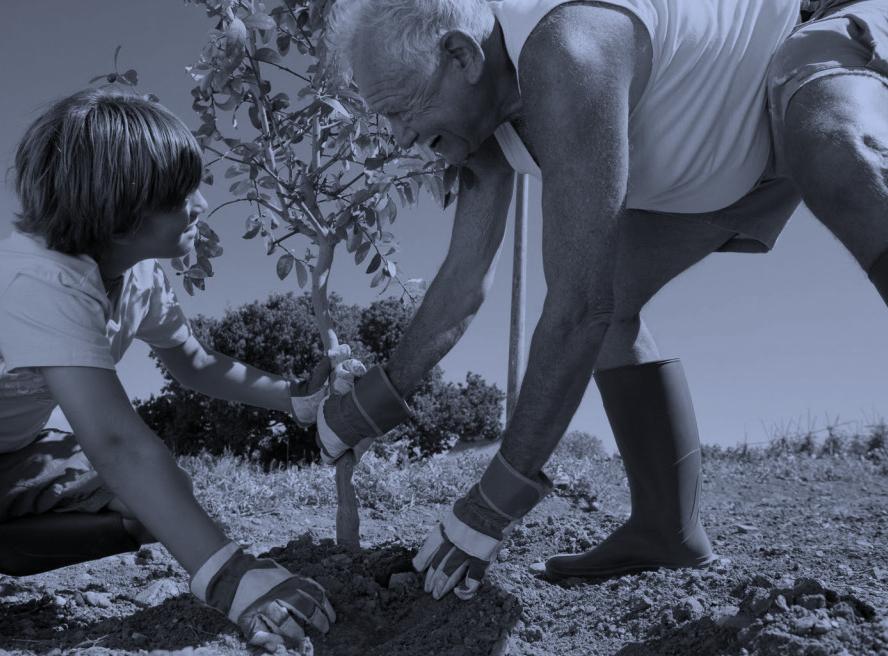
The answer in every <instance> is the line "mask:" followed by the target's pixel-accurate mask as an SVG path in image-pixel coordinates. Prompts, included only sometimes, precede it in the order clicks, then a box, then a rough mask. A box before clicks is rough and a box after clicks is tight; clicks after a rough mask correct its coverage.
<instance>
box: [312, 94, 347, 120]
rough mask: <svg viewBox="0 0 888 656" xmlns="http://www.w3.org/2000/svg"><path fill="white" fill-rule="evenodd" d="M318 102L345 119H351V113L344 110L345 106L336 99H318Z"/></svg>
mask: <svg viewBox="0 0 888 656" xmlns="http://www.w3.org/2000/svg"><path fill="white" fill-rule="evenodd" d="M320 101H321V102H322V103H324V104H325V105H327V106H328V107H330V108H331V109H332V110H333V111H334V112H336V113H338V114H342V116H344V117H345V118H351V117H352V115H351V113H350V112H349V111H348V110H347V109H346V108H345V106H344V105H343V104H342V103H341V102H339V101H338V100H336V98H320Z"/></svg>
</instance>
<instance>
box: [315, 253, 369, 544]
mask: <svg viewBox="0 0 888 656" xmlns="http://www.w3.org/2000/svg"><path fill="white" fill-rule="evenodd" d="M319 242H320V244H319V249H318V260H317V262H315V265H314V269H313V270H312V276H311V282H312V289H311V300H312V305H313V306H314V312H315V321H316V322H317V325H318V330H319V331H320V333H321V341H322V342H323V344H324V351H329V350H331V349H334V348H336V347H338V346H339V338H338V337H337V336H336V331H335V330H334V329H333V320H332V319H331V318H330V305H329V302H328V297H327V281H328V280H329V277H330V269H331V267H332V266H333V248H334V246H333V243H332V242H331V241H330V240H329V239H325V238H321V237H320V236H319ZM355 464H356V462H355V454H354V452H352V451H349V452H348V453H346V454H345V455H344V456H342V458H340V459H339V461H338V462H337V463H336V493H337V495H338V501H339V504H338V507H337V509H336V543H337V544H341V545H344V546H346V547H349V548H351V549H360V546H361V538H360V536H361V533H360V518H359V517H358V498H357V496H356V495H355V486H354V485H353V484H352V475H353V474H354V471H355Z"/></svg>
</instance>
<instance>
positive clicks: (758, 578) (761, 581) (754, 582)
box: [749, 574, 774, 590]
mask: <svg viewBox="0 0 888 656" xmlns="http://www.w3.org/2000/svg"><path fill="white" fill-rule="evenodd" d="M749 585H751V586H753V587H756V588H764V589H766V590H770V589H771V588H773V587H774V584H773V583H772V582H771V579H769V578H768V577H767V576H765V575H764V574H756V575H755V576H753V577H752V579H750V581H749Z"/></svg>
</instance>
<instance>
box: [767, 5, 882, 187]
mask: <svg viewBox="0 0 888 656" xmlns="http://www.w3.org/2000/svg"><path fill="white" fill-rule="evenodd" d="M813 4H814V7H815V11H814V13H813V15H812V16H811V18H810V20H808V21H806V22H805V23H802V24H800V25H799V26H797V27H796V28H795V30H793V32H792V34H791V35H790V36H789V37H788V38H787V40H786V41H784V42H783V44H782V45H781V46H780V48H779V49H778V50H777V52H776V53H774V57H773V59H772V60H771V66H770V69H769V71H768V106H769V112H770V115H771V116H770V118H771V131H772V134H773V138H774V161H775V170H776V173H777V175H788V171H787V168H786V162H785V156H784V153H783V135H784V132H785V129H786V123H785V119H786V109H787V107H788V106H789V101H790V100H792V97H793V96H794V95H795V93H796V92H797V91H798V90H799V89H801V88H802V87H803V86H804V85H806V84H808V83H809V82H813V81H814V80H819V79H821V78H825V77H830V76H835V75H862V76H866V77H872V78H875V79H878V80H880V81H881V82H883V83H884V84H886V85H888V0H820V1H819V2H815V3H813ZM886 111H888V110H886Z"/></svg>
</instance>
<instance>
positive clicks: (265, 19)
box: [244, 12, 277, 30]
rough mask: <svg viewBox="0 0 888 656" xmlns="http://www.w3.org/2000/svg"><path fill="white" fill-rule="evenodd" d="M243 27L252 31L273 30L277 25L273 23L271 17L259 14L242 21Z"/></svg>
mask: <svg viewBox="0 0 888 656" xmlns="http://www.w3.org/2000/svg"><path fill="white" fill-rule="evenodd" d="M244 25H246V26H247V27H249V28H252V29H254V30H273V29H274V28H275V27H277V23H275V22H274V19H273V18H272V17H271V16H269V15H268V14H264V13H261V12H258V13H255V14H253V15H251V16H247V17H246V18H245V19H244Z"/></svg>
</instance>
